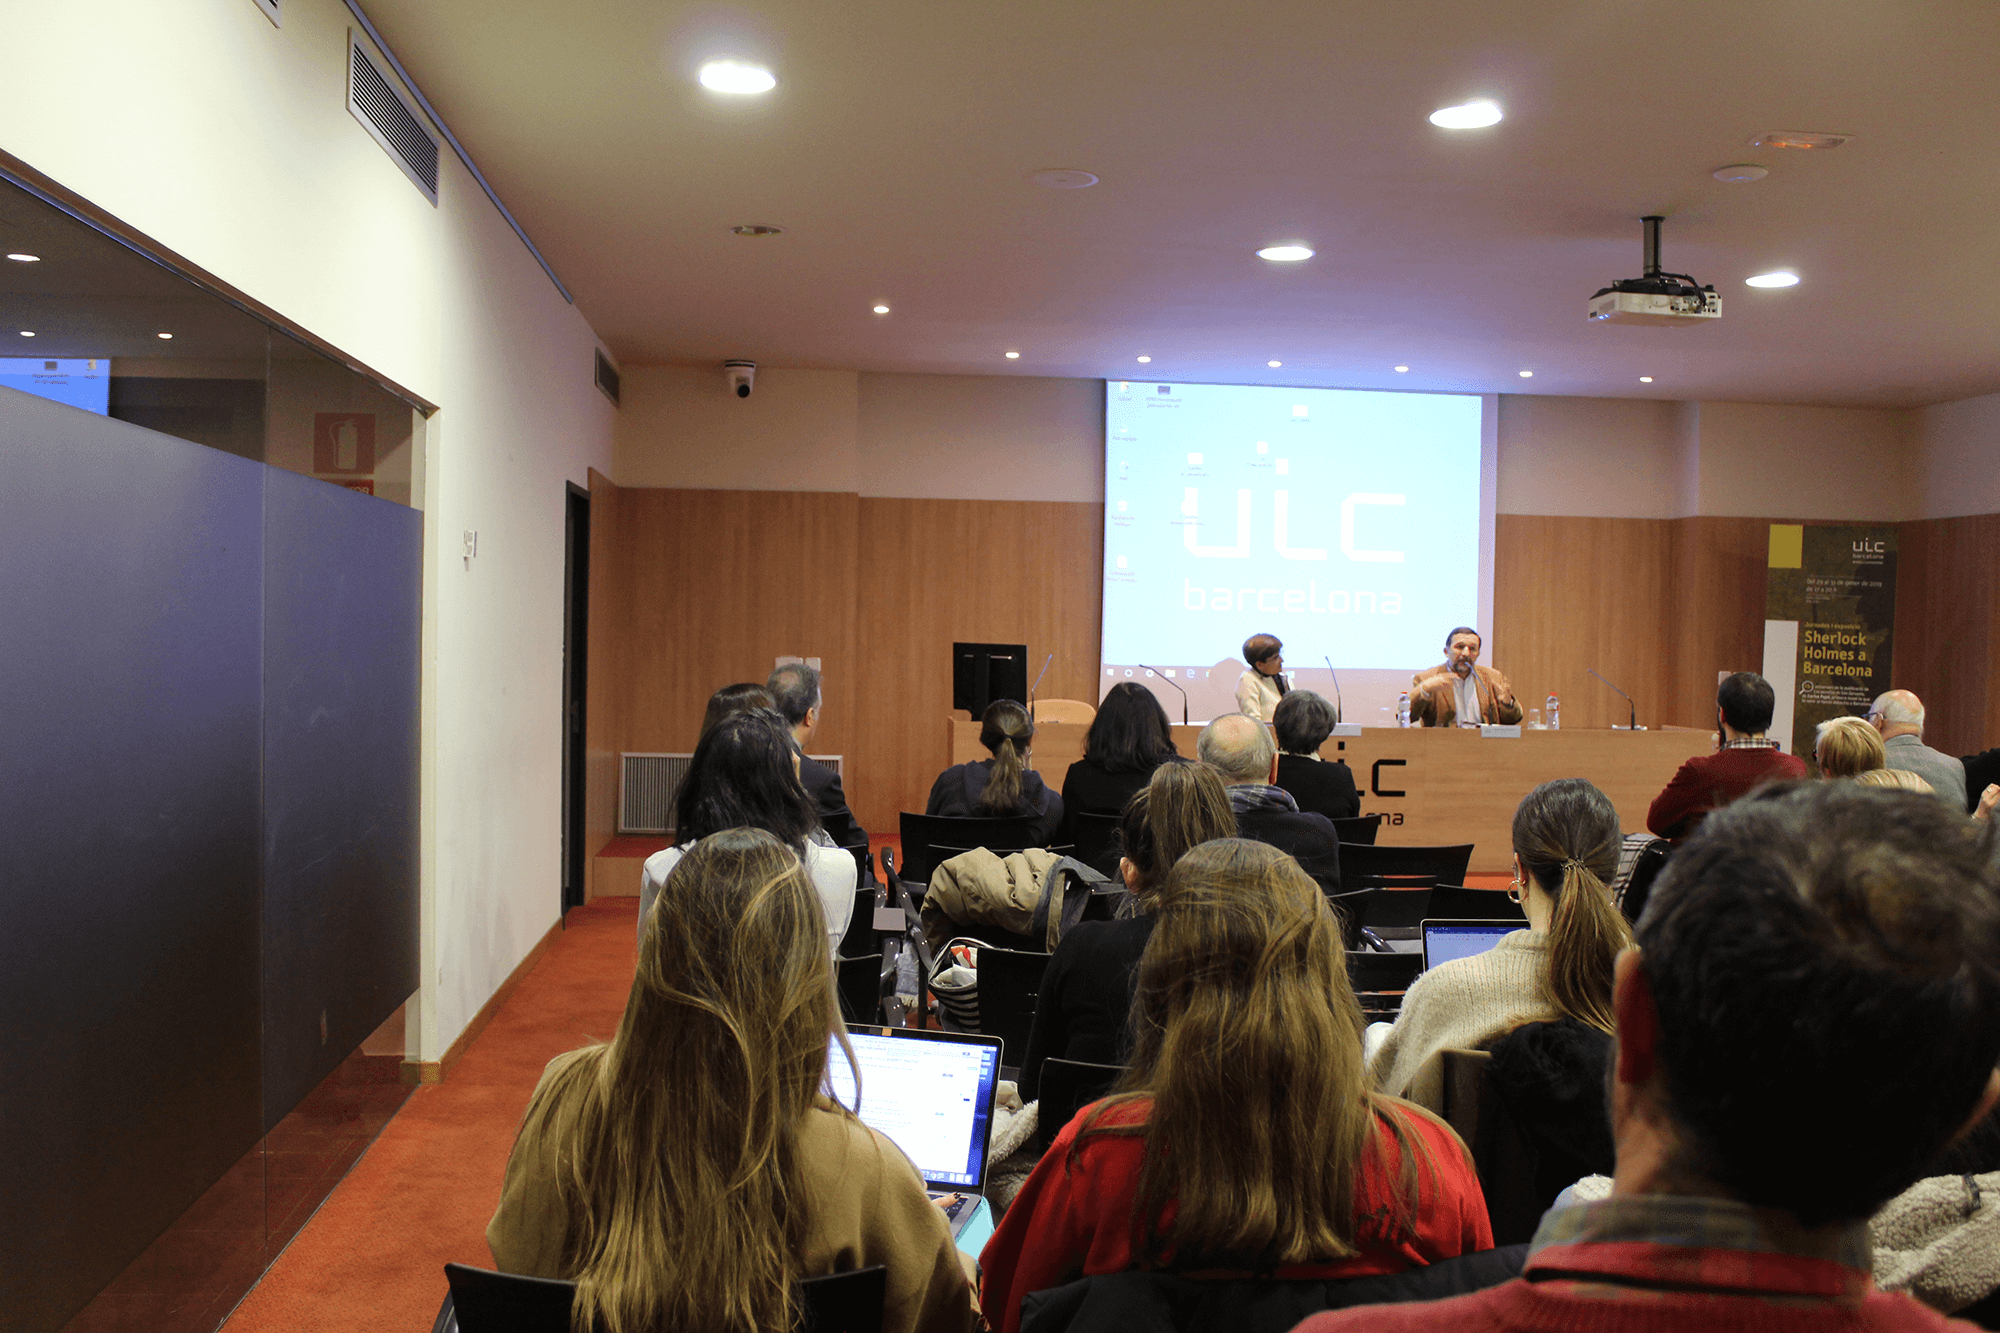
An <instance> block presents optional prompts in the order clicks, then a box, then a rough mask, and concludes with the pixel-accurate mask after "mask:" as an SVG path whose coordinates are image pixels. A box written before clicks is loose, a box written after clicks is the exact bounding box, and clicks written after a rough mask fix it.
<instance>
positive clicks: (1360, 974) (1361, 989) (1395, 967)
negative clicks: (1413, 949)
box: [1347, 950, 1424, 995]
mask: <svg viewBox="0 0 2000 1333" xmlns="http://www.w3.org/2000/svg"><path fill="white" fill-rule="evenodd" d="M1423 970H1424V956H1423V955H1422V954H1420V953H1374V952H1371V951H1368V950H1353V951H1350V952H1349V953H1348V955H1347V980H1348V984H1350V985H1352V986H1353V987H1354V993H1355V994H1357V995H1372V994H1380V993H1381V992H1384V991H1405V990H1408V989H1409V988H1410V983H1411V982H1413V981H1415V980H1416V979H1417V973H1419V972H1421V971H1423Z"/></svg>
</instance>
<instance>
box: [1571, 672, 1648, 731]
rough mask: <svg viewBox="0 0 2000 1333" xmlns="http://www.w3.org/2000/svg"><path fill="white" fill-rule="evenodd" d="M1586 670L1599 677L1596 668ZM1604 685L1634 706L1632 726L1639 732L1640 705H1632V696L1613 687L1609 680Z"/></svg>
mask: <svg viewBox="0 0 2000 1333" xmlns="http://www.w3.org/2000/svg"><path fill="white" fill-rule="evenodd" d="M1584 670H1585V671H1588V672H1589V673H1590V674H1591V675H1593V676H1597V668H1595V667H1585V668H1584ZM1597 678H1598V679H1599V680H1604V677H1602V676H1597ZM1604 683H1605V684H1606V685H1609V686H1611V692H1612V693H1613V694H1619V695H1624V697H1625V702H1626V703H1628V704H1632V726H1631V730H1633V731H1637V730H1638V729H1639V705H1637V704H1634V703H1632V696H1631V695H1629V694H1625V691H1623V690H1621V689H1619V688H1618V687H1617V686H1616V685H1612V684H1611V682H1610V681H1608V680H1604Z"/></svg>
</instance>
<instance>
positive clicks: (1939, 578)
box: [1896, 514, 2000, 755]
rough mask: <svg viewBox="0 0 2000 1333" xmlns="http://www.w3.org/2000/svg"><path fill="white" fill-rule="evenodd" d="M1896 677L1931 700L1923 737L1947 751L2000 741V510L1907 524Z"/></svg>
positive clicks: (1903, 537) (1902, 551)
mask: <svg viewBox="0 0 2000 1333" xmlns="http://www.w3.org/2000/svg"><path fill="white" fill-rule="evenodd" d="M1898 547H1899V556H1898V561H1897V565H1898V578H1897V583H1898V585H1899V586H1898V588H1897V591H1896V683H1897V685H1898V686H1900V687H1902V688H1904V689H1909V690H1914V691H1916V693H1917V696H1918V697H1919V698H1921V699H1922V700H1923V701H1924V711H1925V713H1926V715H1927V716H1926V720H1925V729H1924V740H1925V742H1926V743H1928V744H1930V745H1933V746H1936V747H1937V748H1938V749H1940V750H1943V751H1944V752H1945V753H1947V754H1959V755H1963V754H1972V753H1975V752H1977V751H1980V750H1985V749H1990V748H1991V747H1993V746H1995V745H2000V692H1996V690H1995V688H1994V685H1995V673H1994V668H1993V654H1994V650H1995V648H1996V646H2000V586H1996V585H2000V514H1981V515H1977V516H1974V517H1970V518H1939V519H1930V520H1926V521H1924V522H1919V523H1904V524H1902V525H1901V528H1900V534H1899V541H1898Z"/></svg>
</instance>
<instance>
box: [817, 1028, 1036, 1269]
mask: <svg viewBox="0 0 2000 1333" xmlns="http://www.w3.org/2000/svg"><path fill="white" fill-rule="evenodd" d="M847 1039H848V1041H849V1043H850V1044H852V1045H853V1047H854V1064H855V1068H856V1069H857V1070H859V1072H860V1074H861V1095H860V1104H859V1105H858V1106H857V1105H856V1102H855V1090H854V1071H852V1070H850V1069H849V1068H848V1066H847V1057H846V1056H845V1055H843V1054H842V1053H841V1050H840V1043H839V1042H838V1041H835V1042H832V1043H831V1044H830V1045H829V1047H828V1060H827V1072H828V1075H829V1079H828V1081H829V1082H831V1083H832V1084H833V1092H834V1096H835V1097H836V1098H838V1099H839V1100H840V1103H841V1104H842V1105H843V1106H848V1107H852V1108H853V1109H854V1111H855V1114H857V1115H858V1116H860V1117H861V1123H863V1124H865V1125H867V1126H868V1127H869V1128H870V1129H873V1130H875V1131H877V1132H878V1133H880V1134H882V1135H883V1136H884V1137H886V1138H887V1139H888V1140H889V1141H890V1142H892V1143H894V1144H895V1145H896V1146H897V1147H898V1148H901V1149H902V1150H903V1154H904V1155H905V1156H906V1157H908V1158H909V1159H910V1160H911V1161H912V1162H914V1163H915V1164H916V1168H917V1174H918V1175H920V1176H922V1177H923V1178H924V1188H925V1189H926V1190H928V1191H929V1192H930V1196H931V1197H932V1198H933V1199H946V1198H947V1197H949V1196H954V1195H955V1196H958V1198H957V1202H956V1203H954V1204H948V1205H947V1206H946V1208H945V1217H946V1218H947V1219H948V1220H949V1221H950V1223H951V1234H952V1236H953V1238H954V1239H960V1240H961V1244H963V1243H964V1241H963V1237H964V1233H965V1232H966V1230H967V1228H968V1227H970V1226H972V1225H973V1223H974V1221H975V1219H977V1218H982V1217H984V1218H988V1219H989V1221H988V1222H987V1223H986V1225H987V1228H988V1229H989V1230H990V1229H991V1222H990V1217H991V1214H990V1213H988V1212H987V1210H986V1206H985V1205H986V1201H985V1200H984V1199H983V1198H980V1197H979V1191H980V1190H982V1189H984V1188H985V1187H986V1149H987V1145H988V1142H989V1136H990V1133H991V1130H992V1126H993V1097H994V1093H995V1092H996V1091H997V1090H998V1089H999V1085H1000V1039H999V1038H998V1037H982V1036H980V1035H979V1034H977V1033H971V1032H927V1031H923V1030H921V1029H917V1028H883V1027H852V1026H850V1027H849V1028H848V1029H847Z"/></svg>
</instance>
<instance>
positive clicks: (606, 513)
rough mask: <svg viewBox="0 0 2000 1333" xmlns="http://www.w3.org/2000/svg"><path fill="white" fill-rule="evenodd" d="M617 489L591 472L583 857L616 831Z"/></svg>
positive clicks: (623, 601) (620, 569)
mask: <svg viewBox="0 0 2000 1333" xmlns="http://www.w3.org/2000/svg"><path fill="white" fill-rule="evenodd" d="M619 499H620V491H619V488H618V486H617V484H616V483H614V482H613V481H612V480H611V478H609V477H607V476H605V475H604V474H603V473H602V472H599V471H598V470H597V469H596V468H592V469H591V470H590V606H589V610H588V615H589V618H590V624H589V631H588V634H587V636H586V638H587V647H586V651H587V653H588V655H589V661H588V664H587V666H586V679H585V681H584V728H583V730H584V741H583V746H584V764H583V800H584V816H583V838H584V852H585V855H587V856H595V855H597V852H598V849H599V848H601V847H603V846H604V844H605V843H606V842H608V841H610V839H611V836H612V834H614V833H615V832H616V831H617V829H618V751H619V749H620V747H621V745H622V744H623V738H624V735H625V712H624V706H623V704H624V697H625V686H626V675H627V671H626V664H625V621H626V617H627V616H628V615H629V614H630V605H631V603H630V600H629V598H628V597H627V596H626V590H625V581H624V572H625V560H624V558H623V543H622V541H621V534H622V533H623V531H624V529H623V528H622V527H621V525H620V523H619V512H618V510H619Z"/></svg>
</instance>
